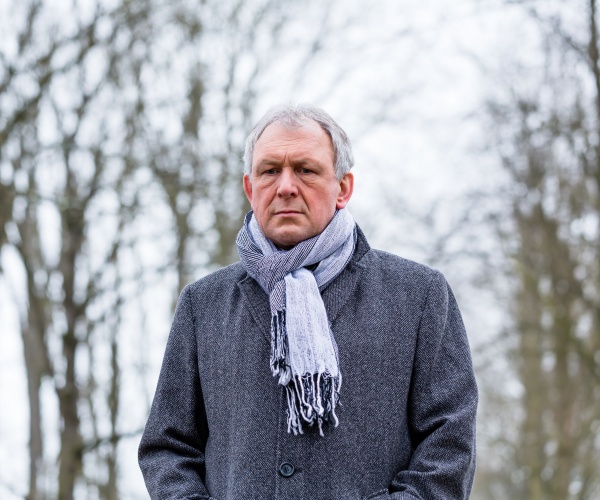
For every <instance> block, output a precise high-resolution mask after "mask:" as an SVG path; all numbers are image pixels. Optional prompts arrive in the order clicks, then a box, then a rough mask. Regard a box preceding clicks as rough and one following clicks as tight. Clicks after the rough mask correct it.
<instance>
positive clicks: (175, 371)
mask: <svg viewBox="0 0 600 500" xmlns="http://www.w3.org/2000/svg"><path fill="white" fill-rule="evenodd" d="M196 346H197V342H196V336H195V331H194V321H193V314H192V306H191V299H190V292H189V288H185V289H184V290H183V292H182V293H181V295H180V297H179V300H178V302H177V309H176V312H175V317H174V320H173V326H172V327H171V333H170V335H169V340H168V342H167V348H166V352H165V356H164V359H163V364H162V368H161V372H160V376H159V379H158V386H157V388H156V393H155V395H154V401H153V402H152V408H151V410H150V416H149V418H148V422H147V423H146V427H145V429H144V433H143V435H142V440H141V443H140V447H139V453H138V458H139V464H140V468H141V469H142V474H143V475H144V480H145V482H146V487H147V488H148V492H149V493H150V497H151V498H152V499H165V498H169V499H186V500H208V499H210V498H211V497H210V495H209V493H208V490H207V488H206V486H205V484H204V471H205V467H204V447H205V444H206V439H207V437H208V426H207V422H206V413H205V410H204V402H203V397H202V390H201V387H200V378H199V375H198V352H197V347H196Z"/></svg>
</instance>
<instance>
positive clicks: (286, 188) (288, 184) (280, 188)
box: [277, 168, 298, 198]
mask: <svg viewBox="0 0 600 500" xmlns="http://www.w3.org/2000/svg"><path fill="white" fill-rule="evenodd" d="M296 180H297V179H296V174H295V172H294V171H293V169H291V168H284V169H282V171H281V174H280V175H279V182H278V185H277V195H278V196H280V197H282V198H289V197H292V196H296V195H297V194H298V186H297V185H296Z"/></svg>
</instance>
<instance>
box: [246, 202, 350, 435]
mask: <svg viewBox="0 0 600 500" xmlns="http://www.w3.org/2000/svg"><path fill="white" fill-rule="evenodd" d="M355 242H356V229H355V224H354V219H353V218H352V216H351V215H350V214H349V213H348V211H347V210H346V209H342V210H337V211H336V212H335V214H334V216H333V219H332V220H331V222H330V223H329V225H328V226H327V227H326V228H325V230H324V231H323V232H322V233H321V234H318V235H316V236H313V237H312V238H309V239H307V240H304V241H302V242H300V243H298V244H297V245H296V246H295V247H293V248H291V249H290V250H281V249H279V248H277V247H276V246H275V245H274V244H273V243H272V242H271V241H270V240H268V239H267V238H266V237H265V236H264V234H263V233H262V231H261V229H260V227H259V226H258V223H257V222H256V218H255V217H254V216H253V212H252V211H250V212H248V214H247V215H246V219H245V221H244V225H243V227H242V229H241V230H240V232H239V234H238V236H237V240H236V243H237V246H238V251H239V254H240V259H241V261H242V264H243V265H244V267H245V268H246V271H247V272H248V274H249V275H250V276H251V277H252V278H254V279H255V280H256V281H257V282H258V283H259V284H260V286H261V287H262V288H263V290H264V291H265V292H266V293H268V294H269V302H270V305H271V372H272V373H273V376H278V377H279V384H280V385H282V386H284V387H285V390H286V395H287V404H288V408H287V418H288V432H290V431H292V432H293V433H294V434H298V433H300V434H302V433H303V432H302V421H304V422H306V423H308V424H309V425H313V424H314V423H315V422H317V424H318V426H319V432H320V434H321V436H323V422H333V424H334V425H335V426H336V427H337V425H338V418H337V416H336V414H335V408H336V405H337V402H338V399H339V392H340V387H341V384H342V374H341V373H340V369H339V365H338V355H337V346H336V343H335V339H334V338H333V334H332V332H331V328H330V325H329V321H328V319H327V312H326V311H325V305H324V304H323V299H322V298H321V294H320V290H323V288H325V286H327V285H328V284H329V283H330V282H331V281H332V280H333V279H334V278H335V277H336V276H337V275H338V274H340V273H341V272H342V270H343V269H344V267H346V264H348V262H349V261H350V258H351V256H352V253H353V252H354V246H355ZM314 264H318V265H317V267H316V268H315V269H314V270H312V272H311V271H310V270H308V269H306V266H311V265H314Z"/></svg>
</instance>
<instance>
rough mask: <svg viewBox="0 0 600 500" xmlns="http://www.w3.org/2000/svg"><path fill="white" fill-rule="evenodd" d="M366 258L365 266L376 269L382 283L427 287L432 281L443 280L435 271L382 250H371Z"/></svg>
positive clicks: (438, 272)
mask: <svg viewBox="0 0 600 500" xmlns="http://www.w3.org/2000/svg"><path fill="white" fill-rule="evenodd" d="M367 256H368V257H369V261H370V262H368V263H367V266H370V267H372V268H373V269H377V271H378V272H379V273H380V275H381V276H380V277H381V279H382V280H384V281H388V280H391V281H394V282H395V281H400V282H402V283H403V284H412V285H413V286H424V287H427V286H428V285H429V284H430V283H431V282H432V280H440V281H443V280H444V277H443V275H442V273H441V272H440V271H438V270H437V269H433V268H431V267H429V266H427V265H425V264H420V263H418V262H415V261H412V260H409V259H405V258H404V257H400V256H398V255H394V254H391V253H389V252H385V251H383V250H375V249H371V251H370V252H369V253H368V254H367Z"/></svg>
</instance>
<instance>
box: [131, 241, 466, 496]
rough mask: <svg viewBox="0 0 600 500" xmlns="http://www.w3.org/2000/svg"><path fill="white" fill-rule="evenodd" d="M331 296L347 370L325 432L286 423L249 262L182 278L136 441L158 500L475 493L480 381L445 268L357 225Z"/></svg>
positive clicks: (326, 295)
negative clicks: (187, 281) (420, 260)
mask: <svg viewBox="0 0 600 500" xmlns="http://www.w3.org/2000/svg"><path fill="white" fill-rule="evenodd" d="M322 295H323V300H324V302H325V307H326V309H327V314H328V317H329V320H330V321H331V325H332V330H333V333H334V336H335V339H336V342H337V345H338V350H339V359H340V368H341V371H342V374H343V383H342V388H341V398H340V401H341V407H340V408H339V409H338V412H337V413H338V417H339V420H340V424H339V427H337V428H332V427H326V429H325V437H324V438H323V437H320V436H319V434H318V430H317V429H314V428H307V429H306V430H305V434H304V435H299V436H294V435H290V434H288V433H287V425H286V416H285V412H286V400H285V398H284V390H283V389H282V388H281V387H280V386H278V385H277V382H276V379H274V378H273V377H272V375H271V371H270V369H269V353H270V338H269V325H270V323H269V322H270V310H269V299H268V296H267V295H266V294H265V292H264V291H263V290H262V289H261V288H260V286H259V285H258V284H257V283H256V282H255V281H254V280H253V279H252V278H250V277H249V276H248V274H247V273H246V272H245V270H244V268H243V267H242V265H241V264H239V263H238V264H234V265H232V266H229V267H226V268H224V269H221V270H220V271H217V272H216V273H213V274H211V275H209V276H207V277H206V278H203V279H201V280H199V281H197V282H196V283H194V284H192V285H189V286H187V287H186V288H185V290H184V291H183V292H182V294H181V296H180V298H179V302H178V305H177V311H176V313H175V319H174V321H173V327H172V330H171V334H170V337H169V341H168V345H167V350H166V353H165V358H164V362H163V366H162V371H161V374H160V379H159V382H158V387H157V390H156V395H155V398H154V402H153V405H152V410H151V413H150V417H149V419H148V423H147V425H146V429H145V431H144V435H143V437H142V442H141V445H140V450H139V460H140V466H141V468H142V471H143V474H144V478H145V481H146V485H147V487H148V490H149V491H150V494H151V496H152V498H155V499H161V500H163V499H184V498H185V499H190V500H192V499H193V500H199V499H208V498H214V499H217V500H233V499H244V500H247V499H261V500H262V499H286V500H296V499H306V500H319V499H327V500H333V499H340V500H362V499H367V498H368V499H375V498H377V499H385V498H395V499H409V498H410V499H414V498H422V499H435V500H446V499H464V498H467V497H468V495H469V491H470V488H471V483H472V480H473V472H474V469H475V412H476V406H477V388H476V385H475V379H474V376H473V369H472V364H471V357H470V352H469V346H468V343H467V337H466V334H465V330H464V327H463V323H462V320H461V317H460V313H459V311H458V308H457V305H456V302H455V300H454V297H453V296H452V292H451V291H450V289H449V287H448V285H447V283H446V281H445V279H444V277H443V276H442V275H441V274H440V273H439V272H437V271H434V270H432V269H429V268H427V267H425V266H422V265H419V264H415V263H414V262H410V261H407V260H404V259H401V258H399V257H396V256H393V255H390V254H387V253H384V252H380V251H376V250H371V249H370V248H369V246H368V244H367V242H366V240H365V238H364V236H363V235H362V233H361V232H360V230H359V237H358V242H357V248H356V252H355V254H354V257H353V259H352V261H351V262H350V263H349V264H348V266H347V267H346V269H345V270H344V271H343V272H342V273H341V274H340V276H338V277H337V278H336V279H335V280H334V281H333V282H332V283H331V284H330V285H328V286H327V288H326V289H325V290H324V291H323V294H322ZM284 463H285V464H291V467H289V466H286V467H285V468H283V469H282V468H281V465H282V464H284ZM290 474H291V475H290Z"/></svg>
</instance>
